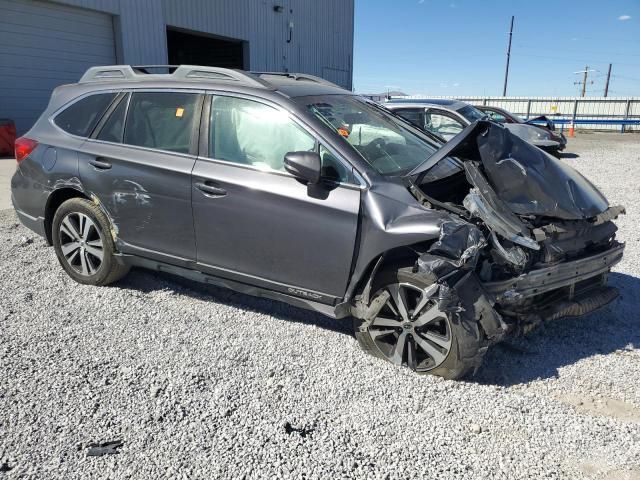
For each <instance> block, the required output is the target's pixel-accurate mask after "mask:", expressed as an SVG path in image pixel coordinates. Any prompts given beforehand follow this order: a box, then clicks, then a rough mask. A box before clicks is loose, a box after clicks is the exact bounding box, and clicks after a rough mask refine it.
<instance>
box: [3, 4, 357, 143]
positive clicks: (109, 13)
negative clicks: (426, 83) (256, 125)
mask: <svg viewBox="0 0 640 480" xmlns="http://www.w3.org/2000/svg"><path fill="white" fill-rule="evenodd" d="M353 10H354V0H55V1H42V0H0V118H10V119H13V120H14V122H15V123H16V127H17V130H18V134H19V135H20V134H22V133H24V132H25V131H26V130H28V129H29V128H30V127H31V125H32V124H33V122H34V121H35V120H36V118H37V117H38V116H39V115H40V113H41V112H42V111H43V110H44V108H45V107H46V104H47V101H48V99H49V96H50V94H51V91H52V89H53V88H55V87H56V86H58V85H61V84H64V83H73V82H76V81H78V79H79V78H80V76H81V75H82V73H83V72H84V71H85V70H86V69H87V68H88V67H90V66H92V65H108V64H116V63H118V64H130V65H166V64H170V65H174V64H199V65H211V66H222V67H231V68H243V69H246V70H254V71H290V72H304V73H310V74H313V75H318V76H321V77H324V78H326V79H327V80H330V81H332V82H334V83H337V84H339V85H342V86H344V87H345V88H348V89H351V81H352V67H353Z"/></svg>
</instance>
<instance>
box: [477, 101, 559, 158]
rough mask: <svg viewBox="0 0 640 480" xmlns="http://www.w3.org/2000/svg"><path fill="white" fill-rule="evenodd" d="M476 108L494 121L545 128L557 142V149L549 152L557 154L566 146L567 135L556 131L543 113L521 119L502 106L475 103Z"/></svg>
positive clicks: (551, 121)
mask: <svg viewBox="0 0 640 480" xmlns="http://www.w3.org/2000/svg"><path fill="white" fill-rule="evenodd" d="M476 108H477V109H478V110H480V111H481V112H483V113H485V114H486V115H488V116H489V118H490V119H491V120H493V121H494V122H498V123H517V124H520V125H532V126H534V127H536V128H540V129H542V130H546V131H547V132H549V137H550V138H551V139H552V140H554V141H556V142H558V144H559V146H558V148H557V149H555V150H554V149H552V150H551V152H550V153H552V154H554V155H556V156H558V154H559V153H560V152H561V151H562V150H564V149H565V148H566V146H567V137H565V136H564V134H563V133H558V132H556V126H555V124H554V123H553V120H551V119H549V118H548V117H546V116H544V115H542V116H538V117H534V118H529V119H527V120H523V119H522V118H520V117H519V116H518V115H515V114H513V113H511V112H509V111H507V110H505V109H503V108H498V107H493V106H490V105H476Z"/></svg>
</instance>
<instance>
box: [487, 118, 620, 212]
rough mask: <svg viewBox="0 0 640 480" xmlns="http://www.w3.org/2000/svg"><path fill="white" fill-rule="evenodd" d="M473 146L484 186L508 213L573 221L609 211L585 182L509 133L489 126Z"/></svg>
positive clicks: (600, 198) (503, 129) (597, 194)
mask: <svg viewBox="0 0 640 480" xmlns="http://www.w3.org/2000/svg"><path fill="white" fill-rule="evenodd" d="M477 142H478V151H479V153H480V158H481V160H482V164H483V165H484V169H485V173H486V175H487V177H488V179H489V181H490V182H491V184H492V185H493V187H494V188H495V191H496V193H497V194H498V196H499V197H500V199H501V200H502V201H503V202H505V203H506V204H507V205H508V206H509V208H510V209H511V210H512V211H513V212H514V213H516V214H519V215H536V216H546V217H554V218H561V219H564V220H579V219H584V218H591V217H595V216H596V215H598V214H600V213H602V212H604V211H605V210H607V208H609V203H608V202H607V199H606V198H605V197H604V196H603V195H602V193H600V191H598V189H597V188H596V187H595V186H594V185H593V184H592V183H591V182H589V180H587V179H586V178H584V177H583V176H582V175H581V174H580V173H578V172H577V171H576V170H574V169H573V168H571V167H570V166H569V165H567V164H566V163H563V162H562V161H560V160H558V159H556V158H554V157H552V156H551V155H549V154H547V153H545V152H543V151H542V150H540V149H539V148H536V147H534V146H533V145H531V144H529V143H527V142H526V141H524V140H522V139H521V138H519V137H517V136H515V135H513V134H512V133H511V132H509V130H507V129H505V128H501V127H500V126H499V125H497V124H494V123H492V124H490V127H489V129H488V131H486V133H485V134H484V135H479V136H478V137H477Z"/></svg>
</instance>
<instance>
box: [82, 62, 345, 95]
mask: <svg viewBox="0 0 640 480" xmlns="http://www.w3.org/2000/svg"><path fill="white" fill-rule="evenodd" d="M158 70H164V72H165V73H156V72H157V71H158ZM98 82H100V83H101V84H104V83H106V82H109V83H136V84H141V83H142V84H149V83H158V82H162V83H165V84H166V83H176V84H182V85H184V84H189V85H192V84H194V83H196V84H198V85H200V86H204V87H206V86H209V85H211V86H215V85H219V84H224V85H235V86H239V87H245V88H255V89H261V90H270V91H279V92H281V93H283V94H285V95H287V96H288V97H299V96H308V95H327V94H334V95H335V94H343V95H344V94H352V92H350V91H349V90H345V89H343V88H341V87H340V86H338V85H336V84H334V83H331V82H329V81H328V80H325V79H323V78H320V77H316V76H313V75H308V74H304V73H288V72H287V73H281V72H246V71H243V70H233V69H228V68H218V67H206V66H198V65H179V66H177V65H141V66H131V65H106V66H99V67H91V68H89V69H88V70H87V71H86V72H85V74H84V75H83V76H82V78H81V79H80V81H79V82H78V84H92V83H98Z"/></svg>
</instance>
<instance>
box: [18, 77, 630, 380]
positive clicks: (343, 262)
mask: <svg viewBox="0 0 640 480" xmlns="http://www.w3.org/2000/svg"><path fill="white" fill-rule="evenodd" d="M169 71H171V72H172V73H166V74H147V73H145V70H142V69H137V68H135V67H130V66H109V67H94V68H91V69H90V70H89V71H87V73H86V74H85V75H84V76H83V77H82V79H81V80H80V82H79V83H77V84H74V85H66V86H61V87H58V88H56V89H55V91H54V92H53V95H52V97H51V100H50V103H49V106H48V107H47V109H46V111H45V112H44V113H43V114H42V116H41V117H40V119H39V120H38V121H37V122H36V124H35V125H34V127H33V128H32V129H31V130H30V131H29V132H27V134H26V135H25V136H24V137H22V138H20V139H18V140H17V141H16V160H17V162H18V166H17V170H16V172H15V175H14V176H13V178H12V181H11V192H12V201H13V205H14V207H15V210H16V212H17V214H18V217H19V218H20V220H21V221H22V223H23V224H24V225H26V226H27V227H29V228H31V229H32V230H34V231H35V232H37V233H39V234H40V235H42V236H43V237H44V238H45V239H46V240H47V242H48V243H49V244H50V245H53V248H54V249H55V252H56V254H57V256H58V259H59V261H60V264H61V265H62V268H63V269H64V270H65V271H66V272H67V273H68V274H69V275H70V276H71V277H72V278H73V279H74V280H76V281H78V282H80V283H84V284H89V285H106V284H108V283H111V282H115V281H117V280H118V279H120V278H122V277H123V276H124V275H125V274H126V273H127V272H128V271H129V268H130V267H131V266H138V267H144V268H148V269H152V270H161V271H163V272H170V273H173V274H176V275H181V276H185V277H188V278H191V279H195V280H200V281H204V282H209V283H213V284H216V285H220V286H223V287H227V288H231V289H234V290H237V291H240V292H244V293H248V294H251V295H258V296H264V297H269V298H272V299H277V300H281V301H284V302H287V303H290V304H293V305H297V306H300V307H304V308H309V309H313V310H316V311H319V312H322V313H324V314H326V315H329V316H332V317H335V318H353V322H354V327H355V336H356V337H357V339H358V341H359V342H360V344H361V346H362V347H363V349H364V350H366V351H367V352H369V353H371V354H372V355H375V356H377V357H379V358H382V359H385V360H388V361H390V362H393V363H394V364H396V365H407V366H408V367H410V368H411V369H413V370H414V371H417V372H419V373H432V374H436V375H441V376H443V377H446V378H458V377H460V376H462V375H464V374H465V373H467V372H469V371H472V370H474V369H476V368H478V366H479V365H480V362H481V360H482V357H483V355H484V354H485V352H486V350H487V347H488V346H489V345H491V344H493V343H495V342H498V341H500V340H501V339H503V338H505V337H506V336H508V335H514V334H518V333H520V332H524V331H528V330H529V329H531V328H533V327H535V326H536V325H538V324H540V323H541V322H542V321H544V320H547V319H555V318H559V317H563V316H576V315H582V314H585V313H588V312H591V311H593V310H595V309H596V308H598V307H601V306H603V305H605V304H607V303H609V302H610V301H611V300H613V299H614V298H615V297H616V295H617V292H616V290H615V289H614V288H613V287H610V286H607V283H606V278H607V273H608V272H609V270H610V269H611V267H612V266H613V265H615V264H616V263H617V262H619V261H620V259H621V257H622V253H623V248H624V245H623V244H621V243H618V242H617V241H616V240H615V232H616V226H615V225H614V224H613V223H612V219H614V218H615V217H616V216H617V215H618V214H620V213H622V212H623V209H622V208H621V207H610V206H609V204H608V203H607V200H606V199H605V198H604V197H603V196H602V194H601V193H600V192H599V191H598V190H597V189H596V188H595V187H594V186H593V185H592V184H591V183H590V182H589V181H588V180H586V179H585V178H584V177H582V176H581V175H580V174H579V173H577V172H576V171H574V170H573V169H571V168H570V167H569V166H567V165H565V164H564V163H561V162H560V161H557V160H555V159H553V158H552V157H550V156H548V155H547V154H545V153H544V152H542V151H541V150H539V149H537V148H535V147H533V146H532V145H530V144H529V143H527V142H525V141H523V140H522V139H520V138H519V137H517V136H515V135H512V134H511V133H510V131H509V130H507V129H505V128H503V127H502V126H501V125H499V124H496V123H493V122H488V121H484V120H478V121H475V122H473V123H472V124H470V125H469V126H467V127H466V128H464V130H463V131H462V132H461V133H460V134H459V135H457V136H456V138H455V139H454V140H453V141H451V142H449V143H447V144H444V142H443V141H442V140H441V139H440V138H439V137H437V136H435V135H432V134H429V133H426V132H423V131H422V130H420V129H418V128H416V127H414V126H412V125H411V124H410V123H408V122H406V121H404V120H403V119H401V118H400V117H398V116H396V115H394V114H392V113H389V112H388V111H387V110H385V109H384V108H383V107H381V106H379V105H377V104H376V103H374V102H372V101H369V100H366V99H364V98H361V97H358V96H356V95H354V94H353V93H351V92H349V91H346V90H343V89H341V88H339V87H337V86H335V85H333V84H331V83H329V82H327V81H325V80H322V79H319V78H316V77H312V76H309V75H302V74H277V73H275V74H274V73H248V72H241V71H236V70H226V69H218V68H211V67H197V66H181V67H178V68H177V69H170V70H169ZM265 341H275V340H273V339H265ZM310 348H313V347H312V346H310Z"/></svg>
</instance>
